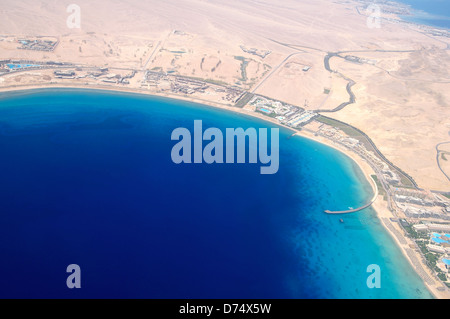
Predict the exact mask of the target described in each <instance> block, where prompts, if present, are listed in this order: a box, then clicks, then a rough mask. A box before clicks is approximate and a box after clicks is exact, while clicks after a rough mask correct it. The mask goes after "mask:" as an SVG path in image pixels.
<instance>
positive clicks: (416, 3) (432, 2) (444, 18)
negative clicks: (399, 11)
mask: <svg viewBox="0 0 450 319" xmlns="http://www.w3.org/2000/svg"><path fill="white" fill-rule="evenodd" d="M397 2H401V3H405V4H409V5H410V6H411V8H412V9H413V10H414V11H413V14H414V15H413V16H408V17H403V18H404V19H405V20H407V21H411V22H416V23H420V24H425V25H430V26H435V27H441V28H447V29H450V1H448V0H399V1H397Z"/></svg>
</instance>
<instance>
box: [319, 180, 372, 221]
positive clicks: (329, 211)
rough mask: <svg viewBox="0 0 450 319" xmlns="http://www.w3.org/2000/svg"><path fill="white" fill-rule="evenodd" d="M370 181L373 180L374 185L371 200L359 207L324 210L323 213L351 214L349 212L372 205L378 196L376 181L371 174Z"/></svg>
mask: <svg viewBox="0 0 450 319" xmlns="http://www.w3.org/2000/svg"><path fill="white" fill-rule="evenodd" d="M370 179H371V181H372V182H373V185H374V191H375V195H374V196H373V198H372V200H371V201H370V202H369V203H367V204H366V205H364V206H361V207H359V208H355V209H349V210H340V211H331V210H326V211H325V213H327V214H351V213H356V212H359V211H361V210H363V209H366V208H368V207H370V206H372V204H373V203H375V201H376V200H377V197H378V187H377V183H376V182H375V180H374V179H373V177H372V176H370Z"/></svg>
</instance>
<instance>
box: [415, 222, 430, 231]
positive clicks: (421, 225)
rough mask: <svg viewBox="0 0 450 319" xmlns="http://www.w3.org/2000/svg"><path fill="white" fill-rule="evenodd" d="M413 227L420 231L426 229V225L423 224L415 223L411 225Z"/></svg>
mask: <svg viewBox="0 0 450 319" xmlns="http://www.w3.org/2000/svg"><path fill="white" fill-rule="evenodd" d="M413 228H414V229H415V230H416V231H418V232H420V231H428V226H427V225H425V224H417V225H413Z"/></svg>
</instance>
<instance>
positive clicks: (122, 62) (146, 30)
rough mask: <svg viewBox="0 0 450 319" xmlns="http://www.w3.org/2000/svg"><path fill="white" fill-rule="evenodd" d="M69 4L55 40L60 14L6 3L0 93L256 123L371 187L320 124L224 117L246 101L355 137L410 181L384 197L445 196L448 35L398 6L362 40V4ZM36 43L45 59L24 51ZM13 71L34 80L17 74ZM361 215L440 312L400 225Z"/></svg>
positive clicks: (448, 185)
mask: <svg viewBox="0 0 450 319" xmlns="http://www.w3.org/2000/svg"><path fill="white" fill-rule="evenodd" d="M77 3H78V5H79V7H80V10H81V25H80V27H79V28H69V27H68V26H67V22H66V20H67V15H68V13H67V11H66V9H67V8H66V6H65V5H64V4H63V3H58V2H54V3H48V2H45V1H30V0H18V1H14V3H11V4H9V5H8V6H7V7H6V6H5V8H2V10H1V11H2V18H3V19H1V20H0V92H4V93H6V92H12V91H20V90H30V89H46V88H80V89H92V90H108V91H119V92H127V93H137V94H146V95H152V96H159V97H166V98H173V99H179V100H184V101H188V102H193V103H198V104H199V105H205V106H207V107H215V108H220V109H224V110H228V111H232V112H235V113H236V114H239V115H245V116H251V117H256V118H258V119H261V120H264V121H268V122H270V123H272V124H275V125H278V126H281V127H284V128H287V129H289V130H292V131H293V132H296V134H297V135H298V136H301V137H304V138H308V139H311V140H314V141H316V142H319V143H322V144H324V145H326V146H328V147H332V148H334V149H336V150H337V151H339V152H341V153H343V154H344V155H346V156H347V157H349V158H350V159H352V160H353V161H354V162H355V163H356V164H357V166H358V167H359V168H360V169H361V171H362V172H363V175H364V176H365V178H366V179H367V182H368V183H369V184H370V185H371V186H372V187H374V185H373V182H372V177H371V176H373V175H377V176H379V175H380V174H379V173H380V171H377V172H376V171H375V170H374V168H373V163H369V162H368V160H366V159H365V158H363V157H362V156H361V155H360V154H358V153H357V152H356V151H353V150H351V149H350V148H349V147H345V146H343V145H342V144H341V143H338V142H336V141H335V140H333V139H332V138H326V137H325V135H320V134H317V132H318V131H317V127H319V125H322V124H321V123H319V122H316V127H315V130H311V129H309V124H308V125H306V126H305V127H303V128H302V129H301V130H294V129H292V128H291V127H289V126H287V125H283V124H282V123H280V121H279V120H277V119H275V118H273V117H269V116H264V115H263V114H261V113H258V112H255V111H254V106H251V105H249V104H248V102H247V103H244V105H241V106H243V107H242V108H240V107H235V105H236V104H237V102H238V101H239V100H240V99H241V98H242V97H243V96H244V97H245V96H246V94H250V93H251V94H256V95H259V96H263V97H267V98H269V99H272V100H273V101H278V102H283V103H286V104H291V105H293V106H295V107H298V108H302V110H304V111H308V112H309V111H311V112H316V114H320V115H324V116H327V117H329V118H330V119H332V120H337V121H340V122H342V123H345V124H348V125H350V126H351V129H350V131H352V132H354V131H355V129H356V130H359V131H361V132H363V133H364V134H366V135H367V136H368V137H370V139H371V142H373V144H374V145H376V148H377V151H379V154H378V155H379V156H378V157H379V158H381V157H383V158H384V160H383V161H382V162H383V163H382V165H386V164H385V163H389V165H387V167H388V169H392V167H393V166H394V165H395V167H397V168H399V169H400V170H401V171H402V172H405V173H406V174H407V176H408V177H410V178H411V180H412V181H413V182H411V180H409V181H406V183H404V180H405V176H404V175H403V176H401V177H403V179H402V178H401V177H400V184H398V183H397V184H396V183H393V184H389V183H386V184H387V185H388V187H391V186H392V187H393V188H394V187H400V188H402V190H403V191H405V192H408V191H409V190H410V189H416V190H420V191H423V193H429V194H431V193H432V192H431V191H434V192H435V193H446V192H450V180H448V179H447V178H446V174H447V175H450V164H449V163H450V162H449V161H448V159H447V158H449V159H450V147H449V146H448V145H450V144H443V143H448V142H450V135H449V134H450V108H449V107H448V106H449V104H450V90H448V86H449V84H450V31H445V30H440V29H436V28H432V27H427V26H423V25H417V24H411V23H404V22H402V21H401V19H400V18H399V16H401V15H403V14H405V13H407V12H408V8H407V7H405V6H404V5H400V4H396V3H394V2H392V3H391V2H389V3H383V4H380V5H381V8H380V9H381V11H380V12H381V14H380V16H379V17H378V18H379V20H378V22H379V23H380V25H379V27H373V26H372V27H371V26H370V25H369V22H368V21H369V20H368V19H369V18H370V12H368V10H367V6H368V5H370V4H371V3H372V1H370V0H350V1H345V2H343V1H327V0H317V1H294V0H285V1H283V3H282V4H279V5H277V4H274V3H273V2H271V1H266V0H262V1H256V2H253V1H238V0H232V1H220V0H212V1H202V0H192V1H175V0H167V1H163V2H160V1H156V0H148V1H144V2H142V1H138V0H128V2H127V4H126V3H121V2H117V1H110V0H100V1H96V2H92V1H88V0H79V1H78V2H77ZM105 8H108V10H105ZM36 43H37V44H41V45H44V46H47V47H46V48H45V49H44V50H42V49H36V50H35V49H34V48H33V47H31V49H30V47H27V46H32V45H34V44H36ZM1 61H3V62H1ZM8 64H9V65H12V66H8ZM23 64H29V65H34V64H36V65H38V67H31V68H30V69H29V70H27V69H26V68H24V69H21V68H22V65H23ZM15 67H18V68H19V69H14V68H15ZM188 82H189V83H190V84H189V83H188ZM107 83H110V84H107ZM186 83H188V84H186ZM192 83H194V84H192ZM204 87H208V88H206V89H204ZM352 95H353V97H354V98H353V101H352ZM349 99H350V100H349ZM244 100H245V99H244ZM241 101H242V99H241ZM347 101H350V102H351V103H348V104H347V105H344V106H343V107H342V108H341V107H340V106H342V103H344V102H347ZM0 107H1V106H0ZM329 127H332V125H331V124H330V125H329ZM346 129H349V128H348V127H347V128H346ZM342 131H344V130H342ZM345 137H350V138H351V137H354V136H352V135H351V134H350V135H348V136H347V135H346V136H345ZM363 144H364V143H363ZM441 144H442V147H441V150H438V149H437V148H436V147H437V145H441ZM374 151H375V150H374ZM436 152H437V153H436ZM439 152H441V153H439ZM380 154H381V155H380ZM446 156H447V157H446ZM391 164H392V165H391ZM385 167H386V166H385ZM378 168H379V167H378ZM399 169H393V171H395V172H396V173H397V174H398V173H399ZM381 170H383V169H381ZM397 177H398V176H397ZM406 179H407V178H406ZM386 184H385V185H386ZM389 185H390V186H389ZM375 187H376V185H375ZM391 205H393V206H394V207H392V206H391ZM390 206H391V207H390ZM372 207H373V209H374V210H375V211H376V213H377V216H378V218H379V220H380V223H381V224H382V225H383V227H384V228H385V229H386V231H387V232H388V233H389V234H390V236H391V237H392V238H393V239H394V241H395V243H396V244H397V246H398V247H399V249H400V250H401V252H402V254H403V255H404V256H405V258H406V259H407V260H408V261H409V263H410V264H411V266H412V267H413V269H415V271H416V272H417V273H418V274H419V276H420V277H421V278H422V280H423V281H424V283H425V285H426V286H427V288H428V289H429V291H430V292H431V293H432V294H433V295H434V296H435V297H436V298H450V289H448V288H447V287H445V285H443V284H442V282H440V281H439V279H438V278H437V277H436V276H435V274H434V272H433V271H432V270H430V268H429V267H428V266H427V265H426V261H425V260H424V259H423V257H422V254H421V253H420V252H419V249H418V248H417V245H416V243H415V242H414V241H413V240H412V239H410V238H408V236H407V235H406V234H405V233H404V230H403V228H402V227H401V226H400V225H399V223H398V220H399V219H401V218H405V216H406V215H405V213H404V212H403V211H402V210H401V209H400V208H399V207H398V206H396V204H395V202H394V201H393V200H392V201H391V202H389V203H388V201H386V200H384V199H383V196H378V198H377V200H376V201H375V202H374V203H373V205H372ZM330 209H332V207H330ZM363 213H364V211H362V212H359V213H358V214H363ZM443 287H444V288H443Z"/></svg>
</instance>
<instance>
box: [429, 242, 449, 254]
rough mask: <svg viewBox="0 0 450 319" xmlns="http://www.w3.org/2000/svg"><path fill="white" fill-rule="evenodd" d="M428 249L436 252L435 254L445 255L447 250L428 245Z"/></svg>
mask: <svg viewBox="0 0 450 319" xmlns="http://www.w3.org/2000/svg"><path fill="white" fill-rule="evenodd" d="M427 248H428V249H429V250H430V251H434V252H435V253H440V254H445V248H444V247H441V246H437V245H431V244H429V245H427Z"/></svg>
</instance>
